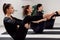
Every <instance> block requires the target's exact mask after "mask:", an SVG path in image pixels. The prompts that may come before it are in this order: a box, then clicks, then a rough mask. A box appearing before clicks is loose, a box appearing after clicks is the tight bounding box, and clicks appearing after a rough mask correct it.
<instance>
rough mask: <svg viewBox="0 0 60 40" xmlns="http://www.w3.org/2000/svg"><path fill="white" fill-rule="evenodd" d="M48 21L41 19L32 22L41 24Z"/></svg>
mask: <svg viewBox="0 0 60 40" xmlns="http://www.w3.org/2000/svg"><path fill="white" fill-rule="evenodd" d="M46 20H47V19H46V18H45V19H41V20H38V21H32V22H33V23H40V22H42V21H46Z"/></svg>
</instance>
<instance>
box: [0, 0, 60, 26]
mask: <svg viewBox="0 0 60 40" xmlns="http://www.w3.org/2000/svg"><path fill="white" fill-rule="evenodd" d="M3 3H11V4H12V5H13V6H14V8H15V10H17V11H15V13H14V15H13V16H15V17H17V18H19V19H23V18H22V8H21V6H23V5H27V4H30V5H31V6H32V5H35V4H38V3H42V4H43V6H44V13H48V12H50V11H56V10H59V9H60V5H59V4H60V0H0V25H3V18H4V14H3V11H2V6H3ZM59 18H60V17H58V18H57V20H56V23H60V22H59V20H60V19H59Z"/></svg>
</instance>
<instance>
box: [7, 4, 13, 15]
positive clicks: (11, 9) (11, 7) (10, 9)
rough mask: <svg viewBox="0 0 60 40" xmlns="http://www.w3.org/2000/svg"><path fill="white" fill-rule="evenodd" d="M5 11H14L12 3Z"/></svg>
mask: <svg viewBox="0 0 60 40" xmlns="http://www.w3.org/2000/svg"><path fill="white" fill-rule="evenodd" d="M7 12H9V13H10V14H12V13H13V12H14V8H13V6H12V5H10V7H9V8H8V10H7Z"/></svg>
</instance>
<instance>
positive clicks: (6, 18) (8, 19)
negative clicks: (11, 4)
mask: <svg viewBox="0 0 60 40" xmlns="http://www.w3.org/2000/svg"><path fill="white" fill-rule="evenodd" d="M3 21H4V22H11V19H10V18H9V17H5V18H4V20H3Z"/></svg>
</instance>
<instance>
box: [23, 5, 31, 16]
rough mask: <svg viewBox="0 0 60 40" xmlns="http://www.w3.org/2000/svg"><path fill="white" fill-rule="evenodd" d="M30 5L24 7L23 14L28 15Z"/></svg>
mask: <svg viewBox="0 0 60 40" xmlns="http://www.w3.org/2000/svg"><path fill="white" fill-rule="evenodd" d="M29 7H30V5H26V6H24V8H23V16H26V15H27V14H28V11H27V9H29Z"/></svg>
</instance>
